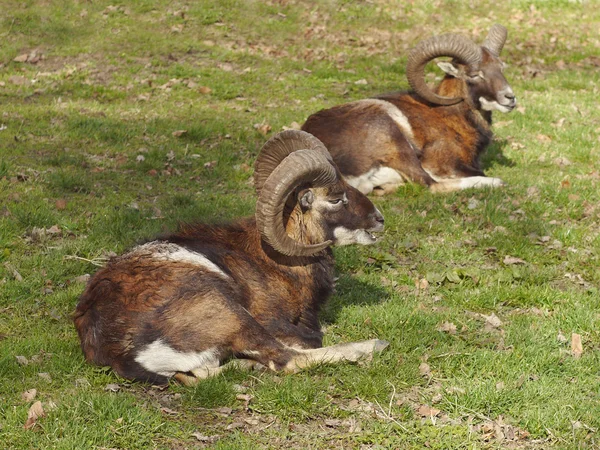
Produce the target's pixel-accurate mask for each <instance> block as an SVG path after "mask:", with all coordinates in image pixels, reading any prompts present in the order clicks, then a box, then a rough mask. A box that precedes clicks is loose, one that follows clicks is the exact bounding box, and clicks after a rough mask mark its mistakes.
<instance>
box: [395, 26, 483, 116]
mask: <svg viewBox="0 0 600 450" xmlns="http://www.w3.org/2000/svg"><path fill="white" fill-rule="evenodd" d="M440 56H450V57H452V58H456V59H457V60H458V61H459V62H460V63H462V64H466V65H467V66H469V67H470V68H471V69H475V68H476V67H478V66H479V63H480V62H481V49H480V48H479V47H478V46H477V45H476V44H475V43H474V42H473V41H471V40H470V39H468V38H466V37H464V36H461V35H460V34H455V33H449V34H442V35H440V36H434V37H431V38H429V39H426V40H424V41H421V42H420V43H419V44H417V46H416V47H415V48H414V49H413V50H412V51H411V52H410V54H409V55H408V61H407V64H406V78H408V83H409V84H410V86H411V87H412V88H413V90H414V91H415V92H416V93H417V94H419V95H420V96H421V97H423V98H424V99H425V100H427V101H428V102H430V103H435V104H437V105H444V106H447V105H454V104H455V103H458V102H460V101H462V100H463V98H461V97H443V96H441V95H438V94H436V93H435V92H433V91H432V90H431V89H430V88H429V86H427V83H425V73H424V70H425V66H426V65H427V63H428V62H429V61H431V60H432V59H435V58H438V57H440Z"/></svg>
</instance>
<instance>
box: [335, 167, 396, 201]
mask: <svg viewBox="0 0 600 450" xmlns="http://www.w3.org/2000/svg"><path fill="white" fill-rule="evenodd" d="M346 182H347V183H348V184H349V185H350V186H352V187H355V188H356V189H358V190H359V191H360V192H362V193H363V194H365V195H366V194H369V193H370V192H371V191H372V190H373V189H375V188H376V187H379V186H385V185H396V186H400V185H401V184H404V179H403V178H402V175H400V173H399V172H398V171H397V170H395V169H392V168H390V167H376V168H373V169H371V170H369V171H368V172H366V173H363V174H362V175H359V176H357V177H346Z"/></svg>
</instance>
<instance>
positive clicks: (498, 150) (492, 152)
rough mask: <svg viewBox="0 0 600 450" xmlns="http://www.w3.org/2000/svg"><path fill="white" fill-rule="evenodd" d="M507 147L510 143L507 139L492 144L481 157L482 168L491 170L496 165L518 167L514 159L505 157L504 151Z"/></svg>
mask: <svg viewBox="0 0 600 450" xmlns="http://www.w3.org/2000/svg"><path fill="white" fill-rule="evenodd" d="M507 145H508V141H507V140H506V139H501V140H498V141H494V142H492V144H491V145H490V146H489V147H488V148H487V150H486V151H485V153H484V154H483V155H482V157H481V167H482V168H483V170H487V169H490V168H492V167H494V166H495V165H499V166H505V167H514V166H516V163H515V162H514V161H513V160H512V159H510V158H507V157H506V156H505V155H504V149H505V148H506V146H507Z"/></svg>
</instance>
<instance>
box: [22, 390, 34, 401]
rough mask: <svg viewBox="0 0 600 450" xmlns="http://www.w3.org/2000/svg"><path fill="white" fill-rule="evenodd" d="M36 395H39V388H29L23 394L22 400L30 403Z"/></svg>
mask: <svg viewBox="0 0 600 450" xmlns="http://www.w3.org/2000/svg"><path fill="white" fill-rule="evenodd" d="M36 395H37V389H28V390H26V391H25V392H23V393H22V394H21V400H23V401H24V402H27V403H29V402H30V401H32V400H33V399H34V398H35V396H36Z"/></svg>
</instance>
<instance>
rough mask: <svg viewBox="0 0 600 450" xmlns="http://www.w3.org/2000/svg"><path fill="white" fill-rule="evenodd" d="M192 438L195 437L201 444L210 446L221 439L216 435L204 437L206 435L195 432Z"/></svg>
mask: <svg viewBox="0 0 600 450" xmlns="http://www.w3.org/2000/svg"><path fill="white" fill-rule="evenodd" d="M192 436H194V437H195V438H196V439H198V440H199V441H200V442H207V443H209V444H211V443H213V442H215V441H217V440H218V439H219V437H220V436H219V435H218V434H215V435H214V436H206V435H204V434H202V433H200V432H198V431H197V432H195V433H192Z"/></svg>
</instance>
